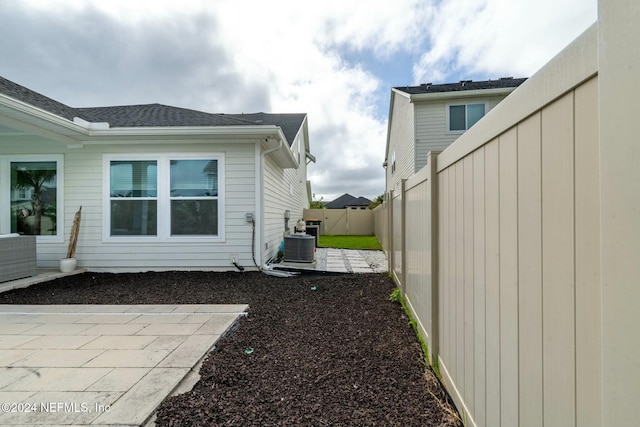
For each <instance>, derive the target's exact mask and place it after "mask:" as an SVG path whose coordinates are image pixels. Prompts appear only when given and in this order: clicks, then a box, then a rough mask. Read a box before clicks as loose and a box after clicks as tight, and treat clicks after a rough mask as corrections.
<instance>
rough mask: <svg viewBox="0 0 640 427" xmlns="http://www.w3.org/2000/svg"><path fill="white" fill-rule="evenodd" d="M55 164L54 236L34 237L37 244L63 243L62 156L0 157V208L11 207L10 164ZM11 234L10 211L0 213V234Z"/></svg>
mask: <svg viewBox="0 0 640 427" xmlns="http://www.w3.org/2000/svg"><path fill="white" fill-rule="evenodd" d="M16 162H55V163H56V234H55V235H51V236H46V235H45V236H42V235H39V236H36V242H37V243H64V236H65V233H64V217H65V203H64V156H63V155H62V154H23V155H19V154H16V155H13V154H12V155H2V156H0V183H6V185H5V184H2V185H0V200H4V201H5V202H6V205H5V203H0V206H11V163H16ZM9 233H11V209H9V210H8V211H6V212H4V211H2V212H0V234H9Z"/></svg>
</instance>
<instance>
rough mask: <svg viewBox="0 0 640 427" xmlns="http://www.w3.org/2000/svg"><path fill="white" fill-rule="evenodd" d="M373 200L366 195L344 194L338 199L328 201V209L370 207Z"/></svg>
mask: <svg viewBox="0 0 640 427" xmlns="http://www.w3.org/2000/svg"><path fill="white" fill-rule="evenodd" d="M370 204H371V200H369V199H367V198H366V197H353V196H352V195H351V194H347V193H345V194H343V195H342V196H340V197H338V198H337V199H335V200H333V201H331V202H328V203H327V204H326V205H325V207H326V208H327V209H369V205H370Z"/></svg>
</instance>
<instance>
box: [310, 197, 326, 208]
mask: <svg viewBox="0 0 640 427" xmlns="http://www.w3.org/2000/svg"><path fill="white" fill-rule="evenodd" d="M315 197H316V195H315V194H314V195H313V198H314V199H315ZM322 199H323V197H320V200H314V201H312V202H311V204H310V205H309V208H311V209H324V208H326V207H327V205H326V204H325V203H324V202H323V201H322Z"/></svg>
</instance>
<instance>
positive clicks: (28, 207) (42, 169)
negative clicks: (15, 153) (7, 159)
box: [11, 162, 58, 236]
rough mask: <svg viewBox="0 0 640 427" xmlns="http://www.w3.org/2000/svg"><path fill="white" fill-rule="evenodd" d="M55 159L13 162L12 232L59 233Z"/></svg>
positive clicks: (53, 234)
mask: <svg viewBox="0 0 640 427" xmlns="http://www.w3.org/2000/svg"><path fill="white" fill-rule="evenodd" d="M57 206H58V185H57V164H56V162H11V232H12V233H23V234H30V235H36V236H55V235H56V234H57V231H56V224H57V217H56V211H57Z"/></svg>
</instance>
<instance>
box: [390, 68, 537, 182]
mask: <svg viewBox="0 0 640 427" xmlns="http://www.w3.org/2000/svg"><path fill="white" fill-rule="evenodd" d="M525 80H526V79H524V78H520V79H514V78H511V77H506V78H501V79H498V80H487V81H471V80H462V81H460V82H458V83H445V84H432V83H425V84H421V85H418V86H402V87H395V88H392V89H391V101H390V105H389V121H388V129H387V149H386V153H385V160H384V164H383V166H384V167H385V168H386V183H387V184H386V191H387V192H389V191H391V190H396V191H397V190H399V187H400V182H401V181H402V180H403V179H406V178H409V176H411V175H413V174H414V173H416V172H417V171H419V170H420V169H421V168H422V167H424V165H426V164H427V153H429V151H442V150H444V149H445V148H447V147H448V146H449V145H451V143H452V142H453V141H455V140H456V139H457V138H458V137H459V136H460V135H462V134H463V133H464V132H466V130H467V129H469V128H470V127H471V126H473V125H474V124H475V123H476V122H477V121H478V120H480V119H481V118H482V117H484V115H485V114H487V113H488V112H489V111H490V110H491V109H493V107H495V106H496V105H497V104H498V103H499V102H500V101H502V100H503V99H504V98H505V97H506V96H507V95H509V94H510V93H511V92H513V91H514V90H515V89H516V88H517V87H518V86H520V85H521V84H522V83H523V82H524V81H525Z"/></svg>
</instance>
